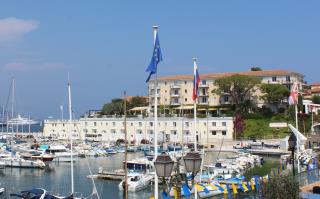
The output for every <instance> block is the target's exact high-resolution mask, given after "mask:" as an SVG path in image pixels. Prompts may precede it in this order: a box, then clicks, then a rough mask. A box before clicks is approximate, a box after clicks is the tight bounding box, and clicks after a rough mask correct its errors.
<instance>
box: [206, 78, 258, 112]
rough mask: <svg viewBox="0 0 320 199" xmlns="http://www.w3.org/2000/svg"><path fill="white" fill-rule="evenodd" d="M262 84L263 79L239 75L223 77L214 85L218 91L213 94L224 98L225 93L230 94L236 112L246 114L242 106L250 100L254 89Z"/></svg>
mask: <svg viewBox="0 0 320 199" xmlns="http://www.w3.org/2000/svg"><path fill="white" fill-rule="evenodd" d="M260 83H261V79H260V78H258V77H255V76H247V75H239V74H235V75H232V76H227V77H223V78H220V79H217V80H216V81H215V82H214V84H215V86H217V89H215V90H213V91H212V92H213V93H215V94H217V95H219V96H222V95H224V94H225V93H228V94H230V97H231V103H232V104H233V105H234V106H235V109H236V111H240V112H244V110H243V107H242V106H241V105H242V104H243V103H244V102H246V100H248V99H250V97H251V95H252V93H253V92H254V91H255V90H254V88H255V87H257V86H258V85H259V84H260Z"/></svg>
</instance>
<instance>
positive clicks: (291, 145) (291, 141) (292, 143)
mask: <svg viewBox="0 0 320 199" xmlns="http://www.w3.org/2000/svg"><path fill="white" fill-rule="evenodd" d="M288 144H289V148H288V150H289V151H291V159H292V174H293V176H295V171H294V151H295V149H296V146H297V137H296V135H295V134H294V133H293V132H292V133H291V135H290V137H289V139H288ZM298 161H299V159H298Z"/></svg>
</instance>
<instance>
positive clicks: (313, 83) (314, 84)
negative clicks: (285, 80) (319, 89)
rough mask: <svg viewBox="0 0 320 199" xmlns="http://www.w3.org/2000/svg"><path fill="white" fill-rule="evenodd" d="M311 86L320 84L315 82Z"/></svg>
mask: <svg viewBox="0 0 320 199" xmlns="http://www.w3.org/2000/svg"><path fill="white" fill-rule="evenodd" d="M311 86H320V83H319V82H313V83H312V84H311Z"/></svg>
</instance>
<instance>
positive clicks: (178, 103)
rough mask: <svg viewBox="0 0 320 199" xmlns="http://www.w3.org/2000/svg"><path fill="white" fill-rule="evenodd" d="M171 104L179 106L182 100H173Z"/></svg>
mask: <svg viewBox="0 0 320 199" xmlns="http://www.w3.org/2000/svg"><path fill="white" fill-rule="evenodd" d="M170 104H171V105H173V106H179V105H181V103H180V102H175V101H171V102H170Z"/></svg>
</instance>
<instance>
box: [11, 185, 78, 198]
mask: <svg viewBox="0 0 320 199" xmlns="http://www.w3.org/2000/svg"><path fill="white" fill-rule="evenodd" d="M10 196H11V197H17V198H23V199H31V198H32V199H45V198H50V199H75V197H74V196H73V195H72V194H71V195H70V196H67V197H60V196H54V195H51V194H49V193H48V192H47V191H46V190H45V189H39V188H36V189H30V190H26V191H21V192H20V193H19V194H14V193H13V194H10Z"/></svg>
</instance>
